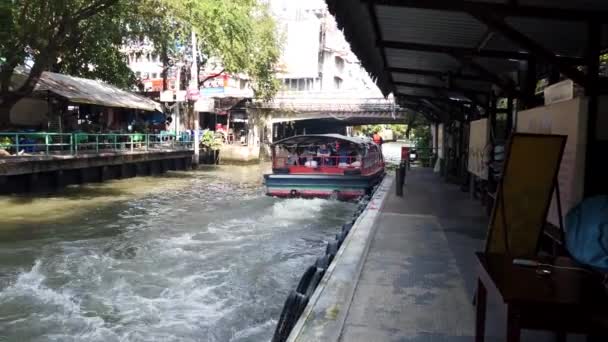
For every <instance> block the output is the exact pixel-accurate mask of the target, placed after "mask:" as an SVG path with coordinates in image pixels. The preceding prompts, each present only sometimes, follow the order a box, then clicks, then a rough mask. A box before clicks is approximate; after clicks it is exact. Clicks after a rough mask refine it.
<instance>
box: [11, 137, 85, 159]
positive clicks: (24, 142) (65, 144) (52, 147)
mask: <svg viewBox="0 0 608 342" xmlns="http://www.w3.org/2000/svg"><path fill="white" fill-rule="evenodd" d="M73 146H74V141H73V137H72V134H69V133H43V132H20V133H12V132H0V149H2V150H5V151H7V152H9V153H14V154H17V155H19V154H22V153H44V154H51V153H65V152H68V153H70V154H72V153H73V151H74V150H73Z"/></svg>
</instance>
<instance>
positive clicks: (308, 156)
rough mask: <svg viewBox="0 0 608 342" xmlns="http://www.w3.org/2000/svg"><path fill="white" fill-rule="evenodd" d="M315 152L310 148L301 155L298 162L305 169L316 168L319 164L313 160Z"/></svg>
mask: <svg viewBox="0 0 608 342" xmlns="http://www.w3.org/2000/svg"><path fill="white" fill-rule="evenodd" d="M315 155H316V152H315V151H314V150H312V149H311V148H308V149H306V150H305V151H304V153H302V158H300V162H301V163H302V161H303V163H302V164H303V165H304V166H306V167H312V168H316V167H317V166H318V165H319V163H318V162H317V161H316V160H315Z"/></svg>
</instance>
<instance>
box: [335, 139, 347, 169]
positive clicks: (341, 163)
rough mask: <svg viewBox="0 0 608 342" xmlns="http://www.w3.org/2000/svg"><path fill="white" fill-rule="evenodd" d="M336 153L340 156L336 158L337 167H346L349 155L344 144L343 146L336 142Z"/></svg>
mask: <svg viewBox="0 0 608 342" xmlns="http://www.w3.org/2000/svg"><path fill="white" fill-rule="evenodd" d="M336 149H337V151H336V154H337V155H338V156H339V157H340V158H338V167H340V168H346V167H348V159H349V158H348V155H349V150H348V148H347V147H346V146H344V147H340V145H339V144H337V143H336Z"/></svg>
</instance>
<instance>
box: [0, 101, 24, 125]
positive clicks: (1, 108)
mask: <svg viewBox="0 0 608 342" xmlns="http://www.w3.org/2000/svg"><path fill="white" fill-rule="evenodd" d="M20 99H21V97H19V96H16V95H14V94H10V95H6V96H2V97H1V98H0V129H1V128H7V127H10V125H11V109H12V108H13V106H15V104H16V103H17V102H19V100H20Z"/></svg>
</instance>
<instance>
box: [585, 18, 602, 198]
mask: <svg viewBox="0 0 608 342" xmlns="http://www.w3.org/2000/svg"><path fill="white" fill-rule="evenodd" d="M601 32H602V31H601V25H600V24H599V23H597V22H592V23H589V26H588V33H587V34H588V46H587V56H586V57H587V61H588V62H587V63H588V64H587V85H588V86H587V87H586V88H585V92H586V94H587V96H588V97H589V108H588V117H587V148H586V154H585V197H588V196H593V195H596V194H602V193H606V192H607V191H608V181H607V178H606V174H608V170H607V169H608V167H607V166H606V163H602V147H606V145H608V144H607V142H606V141H602V142H601V143H600V142H599V141H598V139H597V123H598V107H599V101H598V96H599V68H600V59H599V55H600V46H601Z"/></svg>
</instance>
